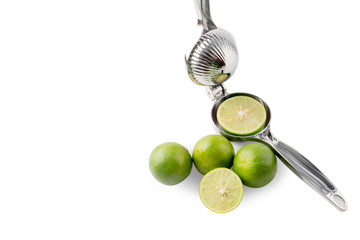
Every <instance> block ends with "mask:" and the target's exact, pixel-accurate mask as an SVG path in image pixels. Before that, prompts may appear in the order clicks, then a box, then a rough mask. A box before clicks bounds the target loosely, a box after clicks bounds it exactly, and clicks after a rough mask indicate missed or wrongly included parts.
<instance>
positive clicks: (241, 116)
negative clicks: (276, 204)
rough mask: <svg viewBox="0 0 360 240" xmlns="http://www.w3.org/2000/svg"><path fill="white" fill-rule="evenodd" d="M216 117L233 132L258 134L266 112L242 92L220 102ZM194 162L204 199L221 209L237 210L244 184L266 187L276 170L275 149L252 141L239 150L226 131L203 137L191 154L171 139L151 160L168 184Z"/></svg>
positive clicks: (184, 174)
mask: <svg viewBox="0 0 360 240" xmlns="http://www.w3.org/2000/svg"><path fill="white" fill-rule="evenodd" d="M217 118H218V121H219V123H220V125H221V127H222V128H223V129H225V130H226V131H227V132H229V133H232V134H235V135H253V134H256V133H258V132H260V131H261V129H262V128H263V126H264V124H265V121H266V111H265V108H264V107H263V105H262V104H261V103H259V102H258V101H257V100H255V99H253V98H250V97H247V96H237V97H232V98H229V99H227V100H226V101H224V102H223V103H222V104H221V105H220V107H219V109H218V112H217ZM193 163H194V165H195V168H196V169H197V170H198V172H199V173H201V174H203V175H204V176H203V178H202V179H201V182H200V187H199V195H200V199H201V201H202V202H203V203H204V205H205V206H206V207H207V208H209V209H210V210H212V211H214V212H216V213H225V212H229V211H232V210H234V209H235V208H236V207H237V206H238V205H239V204H240V202H241V200H242V197H243V192H244V187H243V185H245V186H248V187H252V188H260V187H263V186H265V185H267V184H268V183H270V182H271V181H272V180H273V178H274V177H275V175H276V171H277V161H276V157H275V154H274V153H273V151H272V150H271V149H270V148H269V147H267V146H266V145H263V144H260V143H251V144H247V145H245V146H243V147H242V148H240V150H239V151H238V152H237V153H236V154H235V151H234V147H233V145H232V144H231V142H230V141H229V140H228V139H227V138H225V137H224V136H221V135H208V136H205V137H203V138H201V139H200V140H199V141H198V142H197V143H196V144H195V146H194V150H193V152H192V156H191V155H190V153H189V151H188V150H187V148H185V147H184V146H182V145H180V144H178V143H174V142H167V143H163V144H161V145H159V146H157V147H156V148H155V149H154V150H153V151H152V153H151V154H150V159H149V166H150V171H151V173H152V174H153V176H154V177H155V178H156V179H157V180H158V181H159V182H161V183H163V184H166V185H176V184H179V183H181V182H182V181H184V180H185V179H186V178H187V177H188V176H189V174H190V172H191V169H192V164H193ZM231 168H232V170H231Z"/></svg>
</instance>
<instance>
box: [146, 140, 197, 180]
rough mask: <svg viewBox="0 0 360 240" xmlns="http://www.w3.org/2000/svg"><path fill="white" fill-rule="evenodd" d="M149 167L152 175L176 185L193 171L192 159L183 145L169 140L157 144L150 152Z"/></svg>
mask: <svg viewBox="0 0 360 240" xmlns="http://www.w3.org/2000/svg"><path fill="white" fill-rule="evenodd" d="M149 167H150V171H151V173H152V175H153V176H154V177H155V178H156V179H157V180H158V181H159V182H161V183H163V184H165V185H175V184H178V183H180V182H182V181H184V180H185V178H187V176H189V174H190V172H191V168H192V159H191V156H190V154H189V151H188V150H187V149H186V148H185V147H183V146H182V145H180V144H178V143H174V142H167V143H163V144H160V145H159V146H157V147H156V148H155V149H154V150H153V151H152V152H151V154H150V159H149Z"/></svg>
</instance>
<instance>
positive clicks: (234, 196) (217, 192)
mask: <svg viewBox="0 0 360 240" xmlns="http://www.w3.org/2000/svg"><path fill="white" fill-rule="evenodd" d="M243 189H244V188H243V184H242V182H241V179H240V177H239V176H238V175H236V173H235V172H233V171H232V170H230V169H228V168H215V169H214V170H211V171H210V172H208V173H207V174H205V176H204V177H203V178H202V179H201V182H200V187H199V193H200V199H201V201H202V202H203V203H204V205H205V206H206V207H207V208H209V209H210V210H211V211H213V212H216V213H226V212H230V211H232V210H234V209H235V208H236V207H237V206H239V204H240V202H241V199H242V196H243Z"/></svg>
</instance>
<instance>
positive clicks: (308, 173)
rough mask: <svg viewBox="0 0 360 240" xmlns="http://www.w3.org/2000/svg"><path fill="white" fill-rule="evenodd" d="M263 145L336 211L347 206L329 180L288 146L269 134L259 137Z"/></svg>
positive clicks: (345, 208) (343, 209)
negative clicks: (270, 148)
mask: <svg viewBox="0 0 360 240" xmlns="http://www.w3.org/2000/svg"><path fill="white" fill-rule="evenodd" d="M261 139H262V140H263V141H265V143H267V144H268V145H270V146H271V147H272V148H273V150H275V153H276V155H277V156H278V157H279V158H280V159H281V160H282V162H283V163H284V164H285V165H286V166H287V167H288V168H290V170H292V171H293V172H294V173H295V174H296V175H297V176H298V177H299V178H300V179H302V180H303V181H304V182H306V183H307V184H308V185H309V186H310V187H312V188H313V189H314V190H315V191H317V192H318V193H319V194H320V195H322V196H323V197H325V198H326V199H327V200H328V201H329V202H330V203H332V204H333V205H334V206H335V207H336V208H337V209H338V210H340V211H345V210H347V208H348V206H347V203H346V201H345V199H344V197H343V196H342V195H341V193H340V192H339V190H337V188H336V187H335V186H334V184H332V183H331V182H330V180H329V179H328V178H327V177H326V176H325V175H324V174H323V173H322V172H321V171H320V170H319V169H318V168H317V167H316V166H315V165H314V164H312V163H311V162H310V161H309V160H308V159H307V158H305V157H304V156H303V155H302V154H301V153H299V152H298V151H296V150H295V149H293V148H292V147H290V146H289V145H287V144H285V143H283V142H281V141H279V140H278V139H276V138H274V137H272V136H271V134H270V132H268V134H266V135H265V136H264V135H263V136H262V137H261Z"/></svg>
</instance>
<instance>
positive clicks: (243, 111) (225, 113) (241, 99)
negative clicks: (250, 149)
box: [216, 96, 266, 135]
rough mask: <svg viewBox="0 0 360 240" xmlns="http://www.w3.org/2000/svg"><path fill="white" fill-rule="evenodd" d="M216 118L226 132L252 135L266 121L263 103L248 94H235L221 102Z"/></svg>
mask: <svg viewBox="0 0 360 240" xmlns="http://www.w3.org/2000/svg"><path fill="white" fill-rule="evenodd" d="M216 117H217V120H218V122H219V124H220V126H221V127H222V128H223V129H224V130H225V131H226V132H228V133H231V134H235V135H253V134H255V133H258V132H260V130H261V129H262V127H263V126H264V124H265V121H266V110H265V107H264V105H262V104H261V103H260V102H259V101H257V100H255V99H254V98H251V97H248V96H235V97H231V98H229V99H226V100H225V101H224V102H222V103H221V104H220V106H219V108H218V110H217V116H216Z"/></svg>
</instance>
